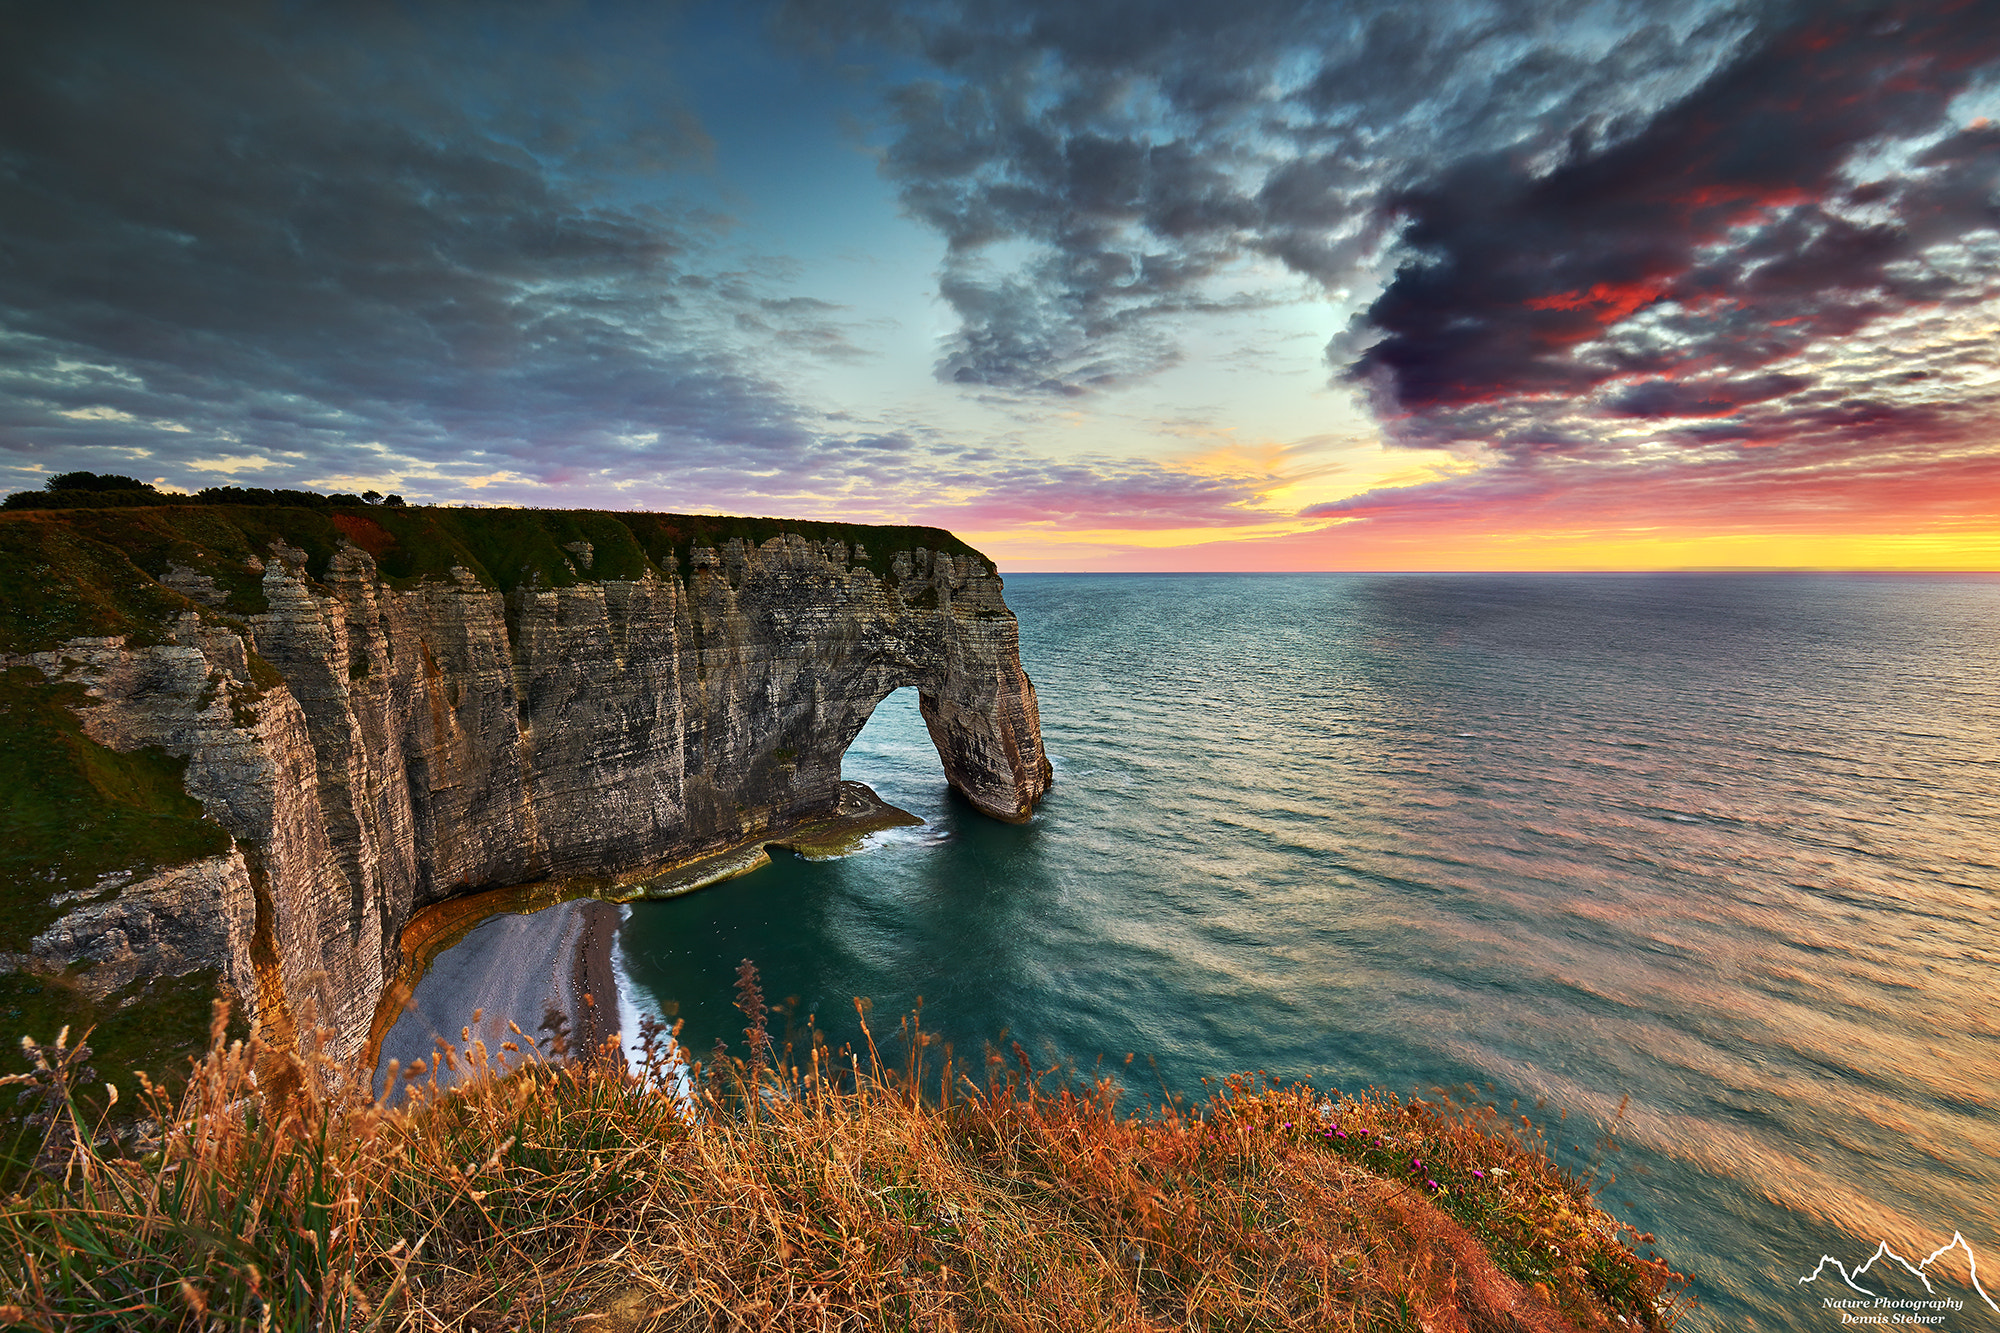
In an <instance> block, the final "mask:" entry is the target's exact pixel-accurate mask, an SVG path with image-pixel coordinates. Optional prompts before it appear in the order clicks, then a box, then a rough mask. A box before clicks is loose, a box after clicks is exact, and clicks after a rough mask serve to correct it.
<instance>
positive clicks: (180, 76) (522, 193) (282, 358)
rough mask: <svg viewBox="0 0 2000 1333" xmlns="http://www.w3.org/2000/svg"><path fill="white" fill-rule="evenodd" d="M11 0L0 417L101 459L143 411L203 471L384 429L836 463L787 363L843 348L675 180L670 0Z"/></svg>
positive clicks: (768, 463)
mask: <svg viewBox="0 0 2000 1333" xmlns="http://www.w3.org/2000/svg"><path fill="white" fill-rule="evenodd" d="M7 12H8V20H7V25H8V40H7V42H6V43H4V44H0V189H4V190H5V193H6V198H7V201H8V203H7V208H6V210H5V217H4V221H0V257H3V261H4V262H0V449H4V450H6V451H8V452H11V453H14V454H16V455H23V454H26V455H32V456H34V457H36V458H60V459H62V460H65V461H66V464H67V465H73V466H93V465H94V461H93V460H95V459H97V458H98V457H99V456H100V455H101V454H102V453H103V451H106V450H109V449H113V448H117V447H122V446H126V445H129V443H130V442H131V438H132V434H133V427H134V425H135V423H149V422H150V423H153V425H151V426H149V427H143V428H144V429H145V431H146V434H147V436H148V438H149V447H151V448H153V449H154V451H155V463H156V465H158V466H161V467H164V468H165V469H166V470H167V471H168V472H169V473H170V474H177V475H179V476H180V477H181V478H182V479H183V480H185V481H187V482H190V483H196V484H198V482H199V478H198V477H196V476H195V475H194V474H195V473H196V472H198V471H200V470H201V469H202V468H204V467H212V466H214V465H215V464H214V463H213V461H212V460H213V459H214V458H215V456H216V455H217V454H218V453H223V454H227V455H229V456H230V457H231V458H241V457H248V456H255V457H259V458H262V459H266V460H272V461H271V462H269V463H267V464H266V466H265V477H264V479H265V480H266V481H267V482H271V481H278V480H283V479H294V480H296V481H303V480H304V478H305V477H306V476H307V475H308V474H310V475H312V476H326V475H344V474H349V473H352V474H355V475H380V468H379V467H378V466H377V465H378V463H379V461H380V460H379V459H377V458H376V457H375V456H374V454H373V452H372V449H373V445H371V444H369V443H367V442H372V441H387V442H390V444H391V445H392V446H393V450H394V452H395V453H396V454H397V455H398V456H399V457H402V458H405V459H409V460H416V461H414V462H411V463H409V464H407V465H406V466H405V468H404V472H403V475H404V476H417V475H422V474H424V473H426V472H428V473H429V475H432V476H434V477H437V478H441V479H445V480H448V479H449V478H450V477H452V476H455V475H463V476H464V477H466V478H478V477H489V476H492V475H495V474H496V473H499V474H506V475H518V476H522V477H528V478H533V479H534V480H535V482H536V483H538V484H543V485H547V484H554V483H557V482H560V481H561V480H562V479H564V478H566V477H572V476H576V475H580V474H590V475H598V474H606V475H609V476H611V477H613V478H634V477H643V478H649V479H653V480H656V481H665V480H668V479H672V478H676V477H679V478H683V479H687V480H688V481H689V484H690V486H691V487H692V486H693V485H694V484H695V483H696V482H697V481H698V480H699V478H700V477H701V476H702V475H703V474H704V472H705V471H707V470H710V469H716V470H720V471H721V472H723V473H729V472H732V471H734V470H736V469H738V468H739V467H743V466H751V467H756V468H761V469H764V470H785V469H795V470H797V471H798V472H800V473H801V474H811V473H813V472H815V471H819V470H823V468H824V467H825V465H826V462H825V460H823V459H820V458H819V457H818V451H819V435H818V432H817V429H816V424H815V422H814V420H813V414H812V412H811V410H810V409H809V408H807V407H804V406H801V405H800V404H799V403H798V402H797V401H796V400H795V397H794V395H793V393H792V392H791V391H790V390H789V389H788V387H787V383H788V380H789V378H790V375H791V372H792V370H793V369H794V368H796V367H797V366H798V365H800V364H802V363H805V364H810V363H814V362H834V363H851V362H852V361H854V360H855V359H856V358H857V357H859V356H860V355H862V353H861V352H860V350H859V349H858V348H857V347H856V346H855V345H854V344H853V343H852V342H851V341H850V340H849V339H848V338H847V336H846V333H845V326H844V324H843V321H842V314H841V312H840V311H838V310H837V309H835V308H833V307H831V306H829V305H827V304H826V303H825V302H818V301H812V300H810V299H807V298H802V297H800V296H798V295H797V294H795V293H792V292H788V291H786V290H784V289H783V286H782V282H783V278H784V274H783V271H782V269H781V268H780V267H778V266H776V265H762V266H760V268H759V269H758V270H757V271H750V270H746V269H744V268H743V267H741V264H740V261H737V262H736V264H735V265H734V266H732V264H731V263H729V262H726V261H725V260H724V258H723V257H722V251H721V249H720V240H721V238H722V236H723V234H724V231H725V230H726V225H727V224H726V221H725V220H723V219H718V218H716V217H713V216H711V215H708V214H705V213H703V212H702V211H701V210H699V209H697V208H694V207H692V206H689V205H688V204H686V203H684V202H681V200H680V196H679V195H677V194H676V193H675V186H674V173H675V172H676V171H679V170H681V169H683V168H686V167H689V166H694V165H699V164H700V163H701V162H702V161H704V160H705V158H706V156H707V154H708V153H709V151H710V149H711V145H710V142H709V140H708V138H707V136H706V134H705V132H704V131H703V130H702V128H701V126H700V125H699V124H698V122H697V121H696V120H695V119H694V118H693V117H692V115H691V114H690V113H689V112H688V111H687V110H686V108H685V107H684V106H682V105H681V104H680V103H679V102H678V101H677V100H676V98H675V96H674V94H673V91H672V88H671V84H670V81H668V80H666V79H664V78H662V77H661V75H660V72H659V71H660V67H661V66H662V65H664V63H665V52H666V49H667V48H666V37H665V35H664V34H665V29H664V27H663V26H662V24H661V23H660V22H659V21H657V20H656V19H651V18H648V17H646V16H642V15H638V14H636V13H634V14H630V15H626V16H624V18H623V19H621V21H620V25H619V27H618V30H617V33H616V41H606V40H604V39H603V36H602V34H601V33H599V32H596V31H594V30H593V29H592V28H591V25H590V23H588V22H585V21H584V19H585V18H586V17H587V16H584V15H582V14H581V12H580V11H579V12H572V11H571V10H570V9H568V8H557V9H548V10H543V9H539V8H537V7H533V6H516V5H495V6H487V5H459V4H453V3H433V4H427V5H421V6H411V7H398V6H364V7H359V8H356V7H326V6H312V5H303V6H302V5H290V4H281V3H277V2H276V0H269V2H268V3H266V2H263V0H227V2H223V0H217V2H210V3H198V4H192V5H177V6H172V7H170V8H162V7H160V6H158V5H149V4H143V3H93V2H92V0H79V3H75V4H65V5H44V6H37V5H10V6H9V7H8V11H7ZM156 431H163V432H168V433H169V434H175V433H177V434H180V435H182V436H184V437H185V438H184V439H182V440H180V441H179V442H177V443H168V442H166V437H165V436H162V435H157V434H155V432H156ZM640 441H644V442H643V443H641V442H640ZM218 446H224V447H222V448H218ZM308 459H309V460H310V462H308V461H306V460H308ZM203 460H211V461H207V462H204V461H203ZM432 462H435V464H436V466H431V465H430V464H431V463H432ZM278 474H284V475H283V476H282V477H281V476H279V475H278ZM440 487H441V489H443V490H446V491H448V490H449V486H446V485H444V483H443V481H441V482H440Z"/></svg>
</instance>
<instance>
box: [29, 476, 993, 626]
mask: <svg viewBox="0 0 2000 1333" xmlns="http://www.w3.org/2000/svg"><path fill="white" fill-rule="evenodd" d="M114 494H115V492H114ZM785 533H796V534H799V535H801V536H804V537H806V538H807V539H808V540H812V541H820V542H829V541H831V542H839V543H841V544H842V545H843V546H845V547H847V548H848V549H849V552H850V554H851V556H852V560H853V563H854V564H855V565H856V566H859V567H862V568H867V569H871V570H873V571H874V572H875V573H877V574H878V575H881V576H882V577H884V578H888V577H890V575H891V569H892V566H891V558H892V557H893V556H894V555H895V553H896V552H898V551H907V550H913V549H915V548H917V547H924V548H926V549H928V550H931V551H947V552H951V553H953V554H957V555H973V556H979V552H977V551H975V550H974V549H973V548H972V547H970V546H968V545H966V544H965V543H964V542H962V541H960V540H959V539H958V538H956V537H954V536H952V535H951V534H950V533H949V532H946V531H944V530H943V529H942V528H924V527H885V526H879V525H873V524H858V523H819V522H809V521H806V520H802V519H784V518H734V517H720V516H716V515H710V514H641V513H616V512H611V511H606V510H582V509H576V510H561V509H433V508H424V507H399V506H389V505H359V504H357V505H352V506H341V505H333V504H326V505H321V506H313V507H308V506H304V505H297V506H287V505H242V504H206V505H196V504H188V505H164V504H152V505H145V506H134V507H126V508H82V509H18V510H9V511H7V512H5V513H0V652H28V651H35V650H38V649H48V648H53V647H55V646H56V645H57V644H59V643H61V642H62V641H63V640H64V639H67V638H72V637H75V636H77V635H82V634H137V635H140V636H142V638H143V637H144V636H147V635H150V634H154V633H157V632H158V629H159V627H160V626H161V625H162V624H164V623H165V622H166V621H168V620H170V619H171V618H172V617H173V616H174V615H177V614H178V613H179V612H180V611H181V610H183V609H185V608H186V607H187V605H188V603H187V602H186V600H185V599H184V598H182V597H180V596H179V595H178V594H176V593H174V592H172V591H171V590H169V589H167V588H166V587H164V586H162V585H161V584H160V583H159V582H158V580H160V579H161V578H164V577H167V576H168V574H169V572H170V571H171V570H173V569H175V568H179V569H184V570H191V571H193V572H194V573H195V574H197V575H204V576H207V577H208V578H211V579H213V580H214V581H215V585H216V588H217V590H218V591H219V592H221V593H223V594H225V595H226V598H227V600H226V602H225V603H224V605H223V607H222V610H223V611H224V612H225V613H230V612H233V613H235V614H239V615H249V614H254V613H256V612H259V611H262V610H264V609H266V608H265V605H264V594H263V587H262V578H261V576H260V575H259V573H258V565H259V563H260V562H261V561H262V559H263V558H264V557H265V556H266V555H267V554H268V553H269V551H270V549H271V546H272V543H273V542H277V541H283V542H285V543H286V544H287V545H290V546H293V547H296V548H298V549H300V550H303V551H304V552H305V553H306V570H307V573H308V574H309V575H311V576H312V577H315V578H317V577H319V576H321V575H323V574H324V573H325V572H326V567H327V564H328V562H329V561H331V560H332V558H333V555H334V552H335V551H337V550H338V549H339V548H340V546H341V545H342V544H344V543H352V544H353V545H356V546H359V547H362V548H363V549H365V550H367V551H368V553H369V554H370V555H372V556H374V558H375V560H376V563H377V565H378V567H379V568H380V569H381V571H382V574H383V576H384V577H385V578H387V579H388V580H389V582H390V583H392V584H395V585H398V586H407V585H409V584H411V583H415V582H418V581H421V580H423V579H426V578H446V577H449V576H450V574H451V571H452V570H453V569H454V568H463V569H467V570H470V571H471V572H472V574H473V576H474V577H475V578H477V579H478V580H479V581H480V582H481V583H483V584H485V585H486V586H488V587H491V588H497V589H499V590H501V591H503V592H508V591H512V590H513V589H515V588H517V587H521V586H523V585H526V586H531V587H568V586H570V585H572V584H576V583H579V582H586V581H591V580H606V579H634V578H639V577H642V576H643V575H644V574H646V573H647V572H648V571H649V570H650V571H654V572H658V573H661V574H671V573H685V571H686V570H687V569H688V558H689V553H690V551H691V550H692V549H693V548H694V547H697V546H714V547H719V546H722V545H724V544H726V543H727V542H728V541H730V540H731V539H732V538H736V539H740V540H742V541H744V542H745V543H748V544H751V545H757V544H761V543H763V542H765V541H768V540H769V539H770V538H772V537H775V536H778V535H781V534H785ZM580 543H588V548H589V549H588V553H587V555H586V554H585V551H584V548H583V547H582V546H581V545H580ZM856 548H859V549H858V551H857V550H856ZM980 558H981V559H984V558H985V557H983V556H980ZM989 564H990V562H989Z"/></svg>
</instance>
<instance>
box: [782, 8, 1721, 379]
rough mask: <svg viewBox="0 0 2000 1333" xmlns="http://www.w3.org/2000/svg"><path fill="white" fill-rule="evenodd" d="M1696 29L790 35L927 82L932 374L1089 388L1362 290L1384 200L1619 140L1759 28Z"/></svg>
mask: <svg viewBox="0 0 2000 1333" xmlns="http://www.w3.org/2000/svg"><path fill="white" fill-rule="evenodd" d="M1704 9H1705V7H1704V6H1702V5H1699V4H1652V5H1647V6H1626V5H1620V4H1616V3H1608V4H1602V5H1598V6H1594V7H1585V8H1584V9H1582V10H1575V9H1571V10H1568V11H1566V18H1565V21H1564V22H1562V23H1554V22H1552V21H1551V15H1550V12H1549V11H1548V9H1547V8H1546V6H1544V5H1543V4H1541V3H1530V2H1527V0H1495V2H1493V3H1468V4H1439V5H1435V6H1408V5H1403V4H1398V3H1389V2H1388V0H1382V2H1380V3H1378V2H1376V0H1359V2H1357V3H1350V4H1343V5H1328V4H1324V3H1317V2H1304V0H1240V2H1238V0H1230V2H1229V3H1220V2H1217V0H1146V2H1135V0H1127V2H1126V3H1116V4H1091V5H1077V4H1072V3H1066V2H1065V0H1029V2H1028V3H1020V2H1018V0H1008V2H1007V3H1000V2H999V0H962V2H961V3H956V4H903V3H895V2H894V0H887V2H880V0H878V3H874V4H867V3H863V4H855V3H850V0H791V3H788V4H786V5H785V6H784V8H783V11H782V19H781V25H780V26H781V28H782V29H783V30H785V31H788V32H791V33H793V34H794V35H804V36H805V37H806V38H808V39H810V40H818V41H821V42H833V43H837V42H839V41H842V40H849V41H854V42H858V43H877V44H888V45H891V46H895V47H898V48H900V49H901V50H902V51H904V52H906V53H909V54H911V55H915V56H917V57H920V58H921V59H922V60H923V61H925V62H927V63H928V65H930V66H931V67H932V69H933V70H934V76H932V77H924V78H915V79H910V80H907V81H905V82H904V83H902V84H901V85H900V86H899V87H898V88H897V89H896V90H895V91H894V92H893V93H892V95H891V100H890V121H891V125H892V127H893V138H892V140H891V142H890V143H889V145H888V147H887V149H886V150H885V153H884V158H883V166H884V170H885V171H886V172H887V173H888V174H889V176H890V177H891V178H892V179H893V180H894V181H895V182H896V184H897V186H898V187H899V189H900V190H901V192H902V195H903V199H904V202H905V205H906V206H907V208H908V209H909V210H910V212H911V213H912V214H913V215H914V216H916V217H918V218H920V219H921V220H923V221H924V222H926V223H928V224H929V225H931V226H932V227H934V228H935V229H936V230H937V231H938V232H939V233H940V234H941V235H942V236H943V237H944V239H945V242H946V247H947V250H946V259H945V273H944V284H943V292H944V295H945V296H946V299H947V300H949V301H950V302H951V304H952V305H953V307H954V309H955V310H956V311H957V313H958V315H959V318H960V330H959V333H958V335H957V337H956V338H955V339H953V340H952V342H951V343H950V345H949V346H948V347H947V349H946V353H945V355H944V357H943V358H942V359H941V360H940V362H939V365H938V371H939V374H940V376H941V377H942V378H944V379H947V380H952V381H956V382H960V383H967V384H979V385H991V386H999V387H1002V388H1009V389H1017V390H1024V391H1029V392H1046V393H1058V394H1074V393H1076V392H1079V391H1083V390H1087V389H1089V388H1091V387H1094V386H1097V385H1102V384H1109V383H1117V382H1121V381H1125V380H1129V379H1130V378H1132V377H1134V376H1138V375H1144V374H1147V373H1150V372H1153V371H1156V370H1159V369H1161V368H1162V367H1164V366H1166V365H1170V364H1172V363H1173V361H1174V360H1175V358H1176V338H1175V334H1176V331H1177V330H1178V328H1179V327H1180V326H1181V325H1182V324H1183V323H1184V322H1185V321H1186V320H1187V318H1188V317H1189V316H1191V315H1196V314H1201V313H1206V312H1212V311H1214V310H1217V309H1231V308H1241V307H1242V306H1243V305H1244V304H1254V303H1255V302H1256V301H1257V300H1259V299H1260V295H1261V297H1262V298H1263V299H1271V298H1273V297H1275V296H1277V295H1280V294H1282V295H1285V296H1289V295H1291V293H1290V292H1289V291H1288V290H1287V291H1283V292H1282V293H1280V292H1276V291H1272V290H1269V289H1272V288H1280V287H1283V286H1284V275H1285V274H1286V273H1287V272H1288V273H1290V274H1293V275H1297V276H1298V277H1303V278H1306V279H1308V280H1310V281H1311V282H1313V283H1316V284H1319V285H1320V286H1322V287H1324V288H1326V289H1328V290H1337V289H1341V288H1347V287H1353V286H1355V285H1357V284H1365V283H1367V282H1368V280H1369V273H1368V271H1367V270H1368V265H1369V264H1370V262H1371V261H1372V260H1373V259H1374V258H1375V257H1376V256H1377V255H1378V254H1379V252H1380V251H1381V249H1382V247H1383V245H1384V243H1385V241H1386V240H1387V238H1388V235H1389V231H1390V226H1391V223H1392V216H1391V214H1390V213H1389V212H1387V211H1385V210H1384V209H1383V208H1382V207H1381V204H1382V201H1383V199H1384V197H1385V195H1386V194H1387V193H1388V192H1391V191H1393V190H1395V189H1396V188H1397V187H1398V186H1399V185H1409V184H1413V183H1414V182H1415V181H1417V180H1420V179H1423V178H1425V177H1426V176H1427V175H1428V174H1429V173H1430V172H1431V171H1433V170H1434V169H1435V167H1436V165H1437V164H1439V163H1441V162H1449V161H1453V160H1457V159H1460V158H1463V157H1466V156H1467V155H1471V154H1477V153H1479V152H1482V151H1490V150H1494V149H1498V148H1502V147H1505V148H1506V149H1508V150H1509V151H1512V152H1515V153H1518V154H1521V155H1523V156H1533V155H1536V154H1541V153H1546V152H1548V151H1550V150H1552V149H1557V148H1560V147H1561V146H1563V145H1564V144H1567V143H1569V142H1571V141H1572V140H1573V139H1574V140H1576V141H1578V142H1596V141H1599V140H1605V139H1613V138H1616V137H1618V136H1620V135H1623V134H1627V133H1630V132H1631V129H1632V126H1633V125H1635V124H1638V123H1642V121H1643V118H1644V116H1645V115H1646V114H1647V113H1649V112H1650V111H1652V110H1654V109H1656V108H1657V107H1658V106H1659V105H1661V104H1663V103H1664V102H1665V101H1667V100H1669V99H1670V98H1671V97H1672V96H1674V95H1677V94H1679V93H1681V92H1684V91H1685V90H1686V89H1687V88H1688V87H1690V86H1692V85H1693V84H1694V83H1695V82H1697V81H1698V80H1699V79H1700V78H1701V77H1702V76H1703V75H1704V74H1705V73H1706V72H1707V71H1708V70H1709V69H1711V68H1712V67H1713V66H1714V65H1715V64H1716V63H1717V62H1718V61H1719V60H1720V59H1721V58H1722V56H1723V55H1724V54H1725V53H1726V52H1727V51H1728V50H1729V49H1730V47H1731V44H1732V43H1733V42H1734V41H1735V40H1736V38H1737V36H1738V35H1739V34H1740V32H1741V31H1742V30H1743V29H1744V28H1745V27H1746V24H1747V21H1746V20H1742V19H1740V18H1737V17H1735V16H1732V15H1728V14H1724V15H1722V16H1720V17H1708V16H1706V15H1705V12H1704ZM1260 261H1275V264H1273V263H1269V262H1266V263H1264V266H1263V267H1262V268H1256V267H1254V266H1255V265H1257V264H1258V263H1259V262H1260ZM1246 274H1249V275H1250V276H1248V277H1246V276H1245V275H1246ZM1219 287H1222V288H1228V289H1229V290H1230V291H1232V292H1233V293H1234V295H1233V299H1232V300H1225V299H1222V298H1219V297H1218V296H1216V295H1215V292H1216V290H1217V288H1219ZM1260 289H1265V290H1263V291H1261V292H1260Z"/></svg>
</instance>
